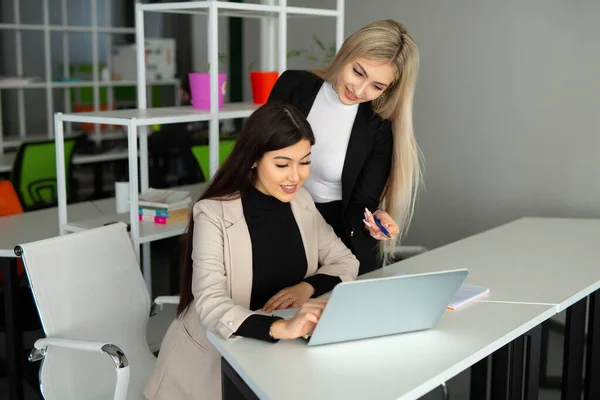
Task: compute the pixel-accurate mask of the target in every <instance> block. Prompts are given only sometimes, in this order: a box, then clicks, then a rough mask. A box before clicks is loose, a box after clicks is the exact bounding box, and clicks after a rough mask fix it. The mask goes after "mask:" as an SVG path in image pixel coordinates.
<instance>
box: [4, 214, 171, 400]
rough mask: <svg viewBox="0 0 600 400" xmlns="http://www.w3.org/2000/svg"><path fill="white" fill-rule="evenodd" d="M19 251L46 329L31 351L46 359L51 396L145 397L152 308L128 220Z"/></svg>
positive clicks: (151, 360)
mask: <svg viewBox="0 0 600 400" xmlns="http://www.w3.org/2000/svg"><path fill="white" fill-rule="evenodd" d="M15 253H16V254H17V256H20V257H21V258H22V260H23V264H24V265H25V269H26V271H27V276H28V278H29V282H30V285H31V290H32V292H33V296H34V299H35V302H36V305H37V308H38V312H39V314H40V319H41V321H42V326H43V328H44V332H45V333H46V338H45V339H40V340H38V341H37V342H36V343H35V345H34V346H35V349H34V350H33V351H32V353H31V356H30V361H38V360H43V362H42V366H41V368H40V385H41V390H42V393H43V395H44V398H45V399H47V400H48V399H60V400H68V399H110V398H114V399H115V400H116V399H119V400H120V399H126V398H127V399H143V398H144V397H143V394H142V390H143V387H144V385H145V383H146V380H147V378H148V376H149V375H150V373H151V371H152V368H153V367H154V364H155V362H156V358H155V357H154V355H153V354H152V353H151V351H150V349H149V347H148V342H147V338H146V336H147V333H146V326H147V323H148V318H149V315H150V308H151V306H150V297H149V295H148V290H147V289H146V285H145V283H144V280H143V278H142V275H141V272H140V267H139V265H138V262H137V259H136V257H135V253H134V251H133V247H132V245H131V241H130V240H129V235H128V234H127V230H126V225H125V224H123V223H118V224H113V225H109V226H104V227H101V228H96V229H91V230H87V231H83V232H78V233H72V234H69V235H64V236H59V237H55V238H51V239H46V240H41V241H38V242H32V243H26V244H21V245H19V246H17V247H16V248H15ZM177 301H178V298H177V297H174V298H159V299H157V303H159V304H164V303H165V302H167V303H169V302H177ZM115 369H116V373H115Z"/></svg>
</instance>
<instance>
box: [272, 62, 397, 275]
mask: <svg viewBox="0 0 600 400" xmlns="http://www.w3.org/2000/svg"><path fill="white" fill-rule="evenodd" d="M322 85H323V80H322V79H321V78H319V77H318V76H316V75H315V74H313V73H311V72H308V71H294V70H288V71H285V72H284V73H283V74H282V75H281V76H280V77H279V79H278V80H277V82H276V83H275V86H274V87H273V89H272V91H271V94H270V96H269V100H279V101H283V102H287V103H290V104H292V105H294V106H296V107H297V108H298V109H299V110H300V111H301V112H302V113H303V114H304V116H306V117H308V114H309V112H310V109H311V108H312V105H313V103H314V101H315V98H316V96H317V93H318V92H319V89H320V88H321V86H322ZM392 152H393V137H392V127H391V122H390V121H389V120H384V119H382V118H381V117H380V116H379V115H378V114H376V113H375V112H374V111H373V109H372V105H371V102H365V103H361V104H360V105H359V107H358V112H357V114H356V119H355V120H354V125H353V126H352V132H351V133H350V140H349V142H348V149H347V152H346V159H345V161H344V168H343V170H342V206H341V213H342V216H341V218H342V221H343V230H344V235H342V236H346V237H342V238H341V239H342V240H343V241H344V242H345V243H346V245H347V246H348V247H350V249H351V250H352V251H353V253H354V255H355V256H356V257H357V258H358V259H359V261H360V262H361V267H360V273H361V274H362V273H365V272H368V271H370V270H372V269H375V268H376V267H377V266H379V263H378V262H376V261H375V258H374V256H375V254H376V247H377V241H376V240H375V239H373V238H372V237H371V236H370V235H369V233H368V231H367V230H366V229H365V228H364V224H363V222H362V220H363V219H364V215H363V213H364V209H365V207H366V208H368V209H369V210H370V211H375V210H376V209H377V208H378V207H379V200H380V198H381V194H382V193H383V190H384V188H385V184H386V182H387V179H388V177H389V174H390V169H391V165H392ZM374 262H375V263H376V265H372V264H373V263H374ZM367 264H368V265H367Z"/></svg>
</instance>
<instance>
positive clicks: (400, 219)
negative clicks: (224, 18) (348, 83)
mask: <svg viewBox="0 0 600 400" xmlns="http://www.w3.org/2000/svg"><path fill="white" fill-rule="evenodd" d="M357 58H367V59H370V60H377V61H389V62H391V63H392V64H393V65H394V66H395V76H396V79H395V80H394V82H392V84H391V85H390V86H389V87H388V88H387V89H386V90H385V91H384V92H383V93H382V94H381V96H379V97H378V98H376V99H375V100H373V102H372V105H373V110H374V111H375V112H376V113H377V114H379V116H380V117H381V118H383V119H387V120H390V121H391V122H392V132H393V138H394V149H393V156H392V169H391V171H390V175H389V177H388V181H387V184H386V186H385V189H384V191H383V194H382V197H381V199H380V202H381V208H382V209H384V210H386V211H387V212H388V213H389V214H390V215H391V216H392V218H394V220H395V221H396V222H397V223H398V226H399V227H400V234H399V235H398V236H397V237H396V239H395V240H388V241H382V242H380V255H381V256H383V257H386V256H387V255H388V254H389V253H388V251H386V250H393V249H394V248H396V246H397V244H398V242H399V240H401V239H402V237H403V236H404V235H405V234H406V232H407V230H408V227H409V226H410V222H411V220H412V216H413V214H414V209H415V202H416V198H417V193H418V192H419V188H420V186H421V183H422V173H421V162H420V161H421V153H420V151H419V147H418V146H417V141H416V140H415V135H414V131H413V115H412V114H413V99H414V92H415V85H416V82H417V74H418V70H419V50H418V48H417V45H416V43H415V42H414V40H413V39H412V38H411V37H410V35H409V34H408V31H407V30H406V27H405V26H404V25H402V24H400V23H398V22H396V21H394V20H389V19H388V20H380V21H375V22H372V23H370V24H368V25H366V26H364V27H363V28H361V29H360V30H358V31H357V32H355V33H353V34H352V35H350V36H349V37H348V38H347V39H346V40H345V41H344V43H343V44H342V46H341V48H340V50H339V51H338V53H337V54H336V56H335V58H334V59H333V60H332V61H331V62H330V63H329V64H328V65H326V66H325V67H323V68H321V69H318V70H314V71H313V72H314V73H315V74H317V75H318V76H319V77H321V78H322V79H323V80H325V81H327V82H329V83H331V84H332V85H335V81H336V79H337V75H338V72H339V71H340V70H341V69H342V68H343V67H344V66H345V65H346V64H347V63H349V62H352V61H354V60H355V59H357Z"/></svg>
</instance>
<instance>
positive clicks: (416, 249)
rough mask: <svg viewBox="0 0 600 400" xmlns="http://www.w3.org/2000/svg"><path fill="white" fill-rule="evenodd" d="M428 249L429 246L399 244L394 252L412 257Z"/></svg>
mask: <svg viewBox="0 0 600 400" xmlns="http://www.w3.org/2000/svg"><path fill="white" fill-rule="evenodd" d="M426 251H427V248H426V247H423V246H399V247H398V248H397V249H396V251H394V253H395V254H400V255H409V256H410V257H412V256H416V255H418V254H422V253H425V252H426Z"/></svg>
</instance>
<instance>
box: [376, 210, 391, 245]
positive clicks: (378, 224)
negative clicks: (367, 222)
mask: <svg viewBox="0 0 600 400" xmlns="http://www.w3.org/2000/svg"><path fill="white" fill-rule="evenodd" d="M373 219H374V220H375V223H376V224H377V226H378V227H379V229H381V232H383V234H384V235H385V236H387V237H389V238H390V239H391V238H392V235H390V233H389V232H388V231H387V229H385V228H384V227H383V225H382V224H381V221H380V220H379V218H377V217H376V216H375V215H373Z"/></svg>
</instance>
